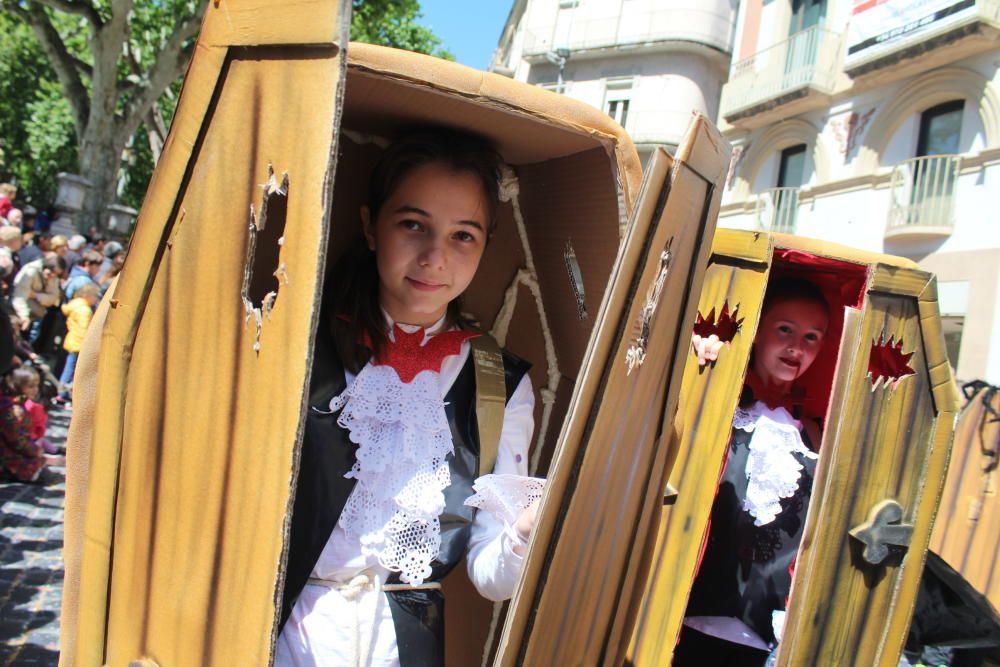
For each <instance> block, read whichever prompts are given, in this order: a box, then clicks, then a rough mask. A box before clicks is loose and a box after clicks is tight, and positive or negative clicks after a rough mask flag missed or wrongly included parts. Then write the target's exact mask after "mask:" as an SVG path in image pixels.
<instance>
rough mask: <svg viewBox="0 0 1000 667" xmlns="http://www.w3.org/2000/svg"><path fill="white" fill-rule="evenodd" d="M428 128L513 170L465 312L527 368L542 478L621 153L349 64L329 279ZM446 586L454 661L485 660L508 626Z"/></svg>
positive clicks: (592, 291) (453, 581)
mask: <svg viewBox="0 0 1000 667" xmlns="http://www.w3.org/2000/svg"><path fill="white" fill-rule="evenodd" d="M424 124H432V125H444V126H448V127H454V128H459V129H464V130H468V131H472V132H476V133H478V134H481V135H483V136H486V137H487V138H489V139H490V140H492V141H493V142H494V144H495V145H496V146H497V148H498V150H499V151H500V154H501V157H502V158H503V159H504V162H505V163H506V164H507V165H509V166H510V167H511V168H512V170H513V172H514V174H515V175H516V178H517V187H516V191H515V192H516V196H514V197H512V198H511V200H510V201H504V202H501V205H500V207H499V209H498V224H497V228H496V232H495V234H494V236H493V238H492V239H491V240H490V242H489V244H488V246H487V249H486V252H485V254H484V256H483V259H482V263H481V264H480V267H479V271H478V273H477V275H476V277H475V279H474V281H473V283H472V284H471V285H470V287H469V289H468V291H467V292H466V295H465V298H464V300H463V312H465V313H466V314H468V315H469V316H470V318H471V319H472V320H473V321H475V322H477V323H478V324H479V326H481V327H482V328H483V329H485V330H487V331H490V332H491V333H492V334H493V335H494V336H495V337H496V338H497V340H498V341H499V342H500V344H501V345H502V346H504V347H505V348H506V349H508V350H509V351H510V352H512V353H514V354H516V355H517V356H519V357H521V358H523V359H526V360H528V361H530V362H531V364H532V369H531V371H530V376H531V381H532V385H533V387H534V389H535V432H534V435H533V442H532V450H531V451H532V455H531V460H530V462H529V464H530V465H529V467H530V470H531V473H532V474H534V475H537V476H545V474H546V472H547V470H548V467H549V464H550V462H551V461H552V457H553V453H554V452H553V450H554V448H555V444H556V440H557V438H558V436H559V432H560V429H561V427H562V422H563V419H564V416H565V414H566V409H567V406H568V404H569V401H570V397H571V395H572V393H573V387H574V383H575V382H576V380H577V378H578V377H579V375H580V373H581V371H582V368H581V365H582V363H583V359H584V356H585V352H586V349H587V345H588V342H589V340H590V337H591V333H592V330H593V324H594V322H595V321H596V319H597V313H598V309H599V307H600V304H601V300H602V299H603V297H604V293H605V290H606V289H607V287H608V281H609V279H610V276H611V272H612V269H613V267H614V264H615V260H616V258H617V255H618V249H619V245H620V238H621V231H622V227H623V221H624V220H625V219H626V218H627V213H628V212H627V211H626V210H625V204H624V203H623V202H624V198H623V197H622V196H621V192H620V187H619V181H618V178H619V175H618V172H617V163H616V161H615V157H614V156H615V151H614V147H613V146H611V145H609V144H610V141H609V140H608V138H607V137H599V136H597V135H596V134H590V133H587V132H584V131H582V130H574V129H571V128H567V127H566V126H565V125H563V124H560V123H558V122H556V121H554V120H546V119H542V118H538V117H534V116H528V115H526V114H519V113H517V112H516V111H512V110H510V109H504V108H498V107H495V106H491V105H490V103H489V102H486V103H484V102H483V101H482V100H471V99H467V98H464V97H461V96H458V95H449V94H447V93H446V92H442V91H439V90H435V89H434V88H432V87H430V86H429V85H428V84H426V83H421V82H409V81H400V80H398V79H392V78H389V77H384V76H380V75H377V74H373V73H370V72H366V71H363V70H358V69H356V68H349V69H348V78H347V83H346V95H345V101H344V106H343V118H342V122H341V131H340V140H339V146H338V158H337V169H336V177H335V183H334V196H333V201H332V204H331V207H332V213H331V222H330V227H331V229H330V240H329V247H328V252H327V257H328V261H327V275H329V273H330V271H331V270H332V268H333V267H334V265H335V263H336V262H337V260H338V258H339V257H340V256H341V255H342V254H343V253H344V252H345V251H346V250H347V249H348V248H350V247H351V245H352V244H353V243H354V241H355V240H356V239H357V238H358V237H359V235H360V218H359V208H360V207H361V205H362V204H363V203H364V202H365V198H366V193H367V184H368V176H369V174H370V173H371V170H372V168H373V166H374V165H375V163H376V162H377V160H378V158H379V155H380V154H381V151H382V148H381V146H384V145H385V142H386V141H391V140H392V139H393V138H394V137H396V136H398V135H399V134H400V133H401V132H403V131H405V129H406V128H409V127H413V126H419V125H424ZM445 588H446V593H445V594H446V597H447V598H448V600H449V604H448V605H446V614H447V620H446V625H447V627H448V632H447V638H448V639H447V647H446V651H447V663H448V664H479V663H480V662H481V661H482V655H483V650H484V645H485V644H487V643H491V642H493V643H495V640H496V634H497V628H498V627H502V624H501V625H500V626H498V617H497V616H495V614H494V606H493V604H492V603H490V602H488V601H487V600H485V599H483V598H481V597H479V596H478V595H477V594H476V593H475V591H474V589H473V588H472V585H471V583H469V581H468V579H467V578H466V576H465V573H464V567H462V566H459V567H457V568H456V569H455V571H454V572H453V573H452V574H451V575H450V576H449V577H448V579H447V580H446V581H445ZM459 610H461V613H460V614H457V613H455V612H456V611H459ZM491 619H492V625H491ZM491 628H492V629H491Z"/></svg>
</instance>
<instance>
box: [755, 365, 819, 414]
mask: <svg viewBox="0 0 1000 667" xmlns="http://www.w3.org/2000/svg"><path fill="white" fill-rule="evenodd" d="M746 386H747V387H748V388H749V389H750V393H751V394H753V397H754V399H755V400H758V401H762V402H763V403H764V404H765V405H766V406H767V407H769V408H771V409H772V410H774V409H775V408H785V409H786V410H788V412H789V413H791V415H792V416H793V417H795V418H796V419H801V418H802V417H803V414H802V412H803V409H804V407H805V404H806V401H807V400H808V398H807V396H806V392H805V390H804V389H803V388H802V387H797V386H795V385H794V384H793V385H792V387H791V389H789V390H788V391H781V390H780V389H778V388H777V387H772V386H767V385H765V384H764V381H763V380H761V379H760V378H759V377H757V374H756V373H754V372H753V370H752V369H751V370H750V371H748V372H747V377H746Z"/></svg>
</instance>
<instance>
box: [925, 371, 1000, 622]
mask: <svg viewBox="0 0 1000 667" xmlns="http://www.w3.org/2000/svg"><path fill="white" fill-rule="evenodd" d="M976 388H977V387H976V385H975V384H973V385H968V386H967V387H966V389H976ZM966 395H967V396H968V398H969V402H968V403H966V404H965V407H963V408H962V413H961V414H960V415H959V418H958V427H957V428H956V429H955V444H954V446H953V447H952V451H951V464H950V465H949V466H948V478H947V480H946V481H945V485H944V491H943V492H942V494H941V508H940V509H939V510H938V517H937V521H936V522H935V523H934V533H933V535H932V536H931V544H930V548H931V550H932V551H934V553H936V554H938V555H939V556H941V558H943V559H944V560H946V561H947V562H948V564H949V565H951V566H952V567H953V568H955V569H956V570H957V571H958V572H960V573H961V574H962V576H963V577H965V579H966V581H968V582H969V583H970V584H972V586H973V587H974V588H975V589H976V590H978V591H979V592H980V593H982V594H983V595H985V596H986V598H987V599H988V600H989V601H990V603H991V604H992V605H993V606H994V607H997V608H1000V572H997V566H996V561H997V554H1000V500H998V499H997V488H998V486H1000V480H997V453H998V446H1000V421H997V419H996V417H997V413H998V411H1000V392H997V390H996V388H995V387H991V386H979V387H978V391H975V392H974V393H972V394H971V395H970V394H968V393H967V394H966Z"/></svg>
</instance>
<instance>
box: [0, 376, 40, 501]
mask: <svg viewBox="0 0 1000 667" xmlns="http://www.w3.org/2000/svg"><path fill="white" fill-rule="evenodd" d="M17 372H18V371H17V370H14V371H10V372H8V373H7V374H6V375H4V376H3V379H2V381H0V479H2V480H3V481H16V482H35V481H42V482H45V481H47V478H46V477H45V476H44V473H45V472H46V468H45V450H44V449H43V448H42V445H40V444H39V443H36V442H34V441H33V440H32V439H31V416H30V415H29V414H28V411H27V410H26V409H25V407H24V405H22V404H21V402H20V401H19V400H18V398H17V396H18V394H19V390H18V389H17V387H16V386H15V380H14V374H15V373H17Z"/></svg>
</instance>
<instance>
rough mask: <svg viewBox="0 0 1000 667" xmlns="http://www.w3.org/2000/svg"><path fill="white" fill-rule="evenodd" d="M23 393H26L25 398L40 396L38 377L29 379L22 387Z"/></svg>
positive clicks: (33, 398)
mask: <svg viewBox="0 0 1000 667" xmlns="http://www.w3.org/2000/svg"><path fill="white" fill-rule="evenodd" d="M21 393H23V394H24V397H25V398H30V399H31V400H35V399H36V398H38V378H33V379H31V380H28V383H27V384H25V385H24V387H23V388H22V389H21Z"/></svg>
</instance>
